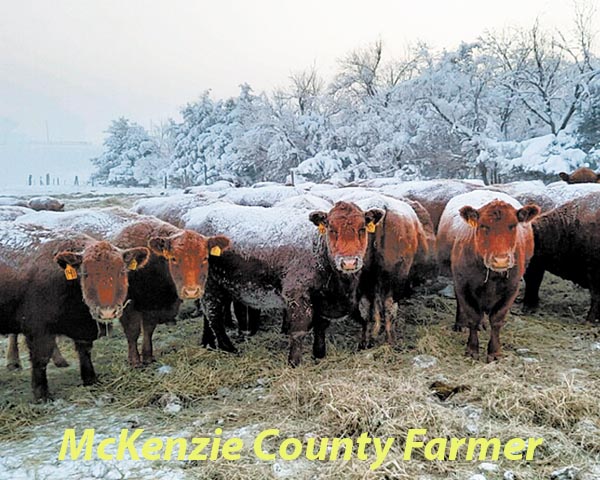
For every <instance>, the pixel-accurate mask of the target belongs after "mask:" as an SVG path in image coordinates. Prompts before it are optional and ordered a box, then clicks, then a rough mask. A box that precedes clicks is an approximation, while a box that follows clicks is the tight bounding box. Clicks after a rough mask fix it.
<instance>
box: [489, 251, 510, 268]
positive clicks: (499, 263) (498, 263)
mask: <svg viewBox="0 0 600 480" xmlns="http://www.w3.org/2000/svg"><path fill="white" fill-rule="evenodd" d="M492 266H493V267H494V268H508V267H509V266H510V255H509V254H506V255H494V257H493V258H492Z"/></svg>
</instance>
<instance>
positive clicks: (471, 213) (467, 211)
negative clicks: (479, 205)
mask: <svg viewBox="0 0 600 480" xmlns="http://www.w3.org/2000/svg"><path fill="white" fill-rule="evenodd" d="M459 212H460V216H461V217H462V218H463V220H464V221H465V222H467V223H468V224H469V225H470V226H471V227H476V226H477V221H478V220H479V212H478V211H477V210H475V209H474V208H473V207H470V206H468V205H467V206H464V207H462V208H461V209H460V210H459Z"/></svg>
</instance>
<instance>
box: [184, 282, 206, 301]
mask: <svg viewBox="0 0 600 480" xmlns="http://www.w3.org/2000/svg"><path fill="white" fill-rule="evenodd" d="M201 295H202V289H201V288H200V285H192V286H186V287H183V288H182V289H181V296H182V297H183V299H184V300H194V299H196V298H200V296H201Z"/></svg>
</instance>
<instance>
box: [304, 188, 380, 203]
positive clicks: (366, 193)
mask: <svg viewBox="0 0 600 480" xmlns="http://www.w3.org/2000/svg"><path fill="white" fill-rule="evenodd" d="M311 194H313V195H315V196H317V197H321V198H324V199H325V200H327V201H328V202H331V203H335V202H342V201H343V202H355V203H356V202H357V201H359V200H363V199H367V198H370V197H372V196H373V195H376V194H377V192H376V191H374V190H370V189H368V188H365V187H341V188H331V187H330V188H328V189H319V190H315V189H313V190H311Z"/></svg>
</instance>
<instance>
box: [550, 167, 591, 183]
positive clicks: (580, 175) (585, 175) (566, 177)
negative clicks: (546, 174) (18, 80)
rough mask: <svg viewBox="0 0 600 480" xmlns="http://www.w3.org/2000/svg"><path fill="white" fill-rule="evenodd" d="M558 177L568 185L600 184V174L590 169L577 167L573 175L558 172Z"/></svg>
mask: <svg viewBox="0 0 600 480" xmlns="http://www.w3.org/2000/svg"><path fill="white" fill-rule="evenodd" d="M558 176H559V177H560V178H561V180H563V181H564V182H567V183H568V184H574V183H600V174H598V173H596V172H594V171H593V170H592V169H591V168H587V167H579V168H578V169H577V170H575V171H574V172H573V173H571V174H568V173H566V172H560V173H559V174H558Z"/></svg>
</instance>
